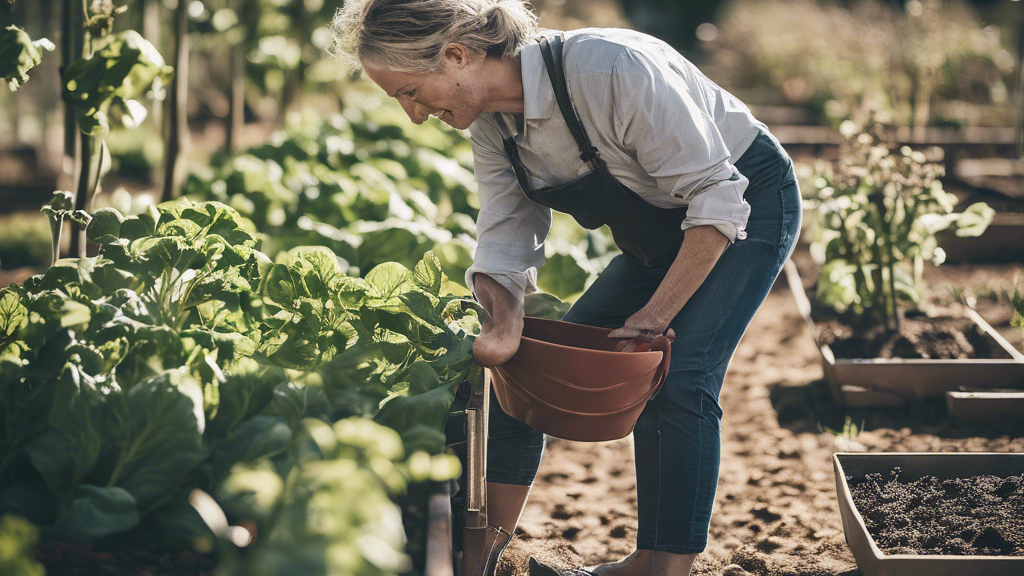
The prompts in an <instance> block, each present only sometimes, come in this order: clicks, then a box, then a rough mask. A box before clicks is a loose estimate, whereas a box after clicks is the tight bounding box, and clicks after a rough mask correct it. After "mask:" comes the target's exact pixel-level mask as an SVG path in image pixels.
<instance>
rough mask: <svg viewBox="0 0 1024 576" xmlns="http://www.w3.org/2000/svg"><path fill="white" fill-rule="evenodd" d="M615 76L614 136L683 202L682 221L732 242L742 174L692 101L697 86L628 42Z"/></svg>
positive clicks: (742, 221) (741, 206)
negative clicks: (709, 229) (707, 228)
mask: <svg viewBox="0 0 1024 576" xmlns="http://www.w3.org/2000/svg"><path fill="white" fill-rule="evenodd" d="M612 83H613V86H612V92H613V94H614V98H615V102H616V106H615V112H614V115H615V116H614V126H615V132H616V137H617V138H618V139H619V140H620V142H621V144H622V146H623V147H624V149H626V150H629V151H631V152H633V153H634V154H635V155H636V159H637V162H639V163H640V165H641V166H643V168H644V170H645V171H646V172H647V173H648V174H650V175H651V177H652V178H654V179H655V180H656V181H657V183H658V188H660V189H661V190H663V191H664V192H666V193H668V194H671V195H672V196H675V197H677V198H681V199H683V200H685V201H686V202H687V204H688V209H687V212H686V219H685V220H684V221H683V223H682V228H683V229H684V230H685V229H687V228H692V227H694V226H704V225H710V226H714V227H715V228H717V229H718V230H719V231H720V232H721V233H722V234H723V235H724V236H725V237H726V238H728V239H729V241H730V242H735V241H736V240H742V239H743V238H746V232H745V231H744V229H745V228H746V224H747V218H748V217H749V216H750V206H749V205H748V204H747V203H746V201H745V200H743V192H744V191H745V190H746V188H747V179H746V178H745V177H743V176H742V175H741V174H740V173H739V172H738V171H737V170H736V168H735V167H734V166H733V165H732V164H731V163H730V162H729V158H730V152H729V149H728V148H727V147H726V144H725V141H724V139H723V138H722V135H721V133H720V132H719V131H718V128H717V126H716V125H715V123H714V121H713V119H712V118H710V117H709V116H708V114H707V113H705V112H704V111H703V109H702V108H701V106H699V105H698V104H697V101H695V98H702V95H701V94H700V92H699V91H694V92H692V91H691V88H690V86H689V85H688V83H687V82H686V81H685V80H684V79H683V78H682V77H681V76H680V75H679V74H677V73H676V72H675V71H673V70H672V69H670V68H667V65H665V64H659V63H656V62H655V61H653V60H652V59H650V58H648V57H647V56H646V55H644V54H641V53H640V52H637V51H635V50H629V49H626V50H624V51H623V52H622V53H621V54H620V55H619V56H618V58H617V59H616V61H615V64H614V67H613V71H612Z"/></svg>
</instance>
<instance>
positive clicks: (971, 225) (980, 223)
mask: <svg viewBox="0 0 1024 576" xmlns="http://www.w3.org/2000/svg"><path fill="white" fill-rule="evenodd" d="M995 214H996V211H995V210H993V209H992V208H991V207H990V206H989V205H988V204H985V203H984V202H977V203H974V204H971V205H970V206H968V207H967V209H966V210H964V212H963V214H961V215H960V217H959V218H958V219H957V221H956V235H957V236H961V237H974V236H981V235H982V233H984V232H985V230H986V229H987V228H988V225H989V224H991V223H992V218H993V217H994V216H995Z"/></svg>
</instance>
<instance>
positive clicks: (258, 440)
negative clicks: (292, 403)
mask: <svg viewBox="0 0 1024 576" xmlns="http://www.w3.org/2000/svg"><path fill="white" fill-rule="evenodd" d="M291 441H292V429H291V427H289V426H288V423H287V422H285V420H284V418H281V417H279V416H254V417H252V418H249V419H248V420H245V421H243V422H242V423H241V424H239V425H238V426H237V427H236V428H235V429H234V431H233V432H232V433H231V435H230V436H228V437H227V438H225V439H223V440H221V441H220V442H218V443H217V445H216V446H215V447H214V449H213V453H212V454H211V456H210V460H209V463H210V466H211V467H212V470H213V475H214V478H216V479H218V480H220V479H223V478H225V477H226V476H227V474H228V472H229V471H230V470H231V468H232V467H233V466H234V465H235V464H238V463H240V462H253V461H255V460H258V459H259V458H263V457H270V456H274V455H276V454H279V453H281V452H284V450H285V449H286V448H287V447H288V445H289V444H290V443H291Z"/></svg>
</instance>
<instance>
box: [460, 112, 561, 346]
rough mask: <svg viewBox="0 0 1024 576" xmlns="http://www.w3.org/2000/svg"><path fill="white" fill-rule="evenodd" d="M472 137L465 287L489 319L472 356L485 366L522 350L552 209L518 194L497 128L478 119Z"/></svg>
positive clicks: (516, 183)
mask: <svg viewBox="0 0 1024 576" xmlns="http://www.w3.org/2000/svg"><path fill="white" fill-rule="evenodd" d="M470 133H471V141H472V144H473V164H474V172H475V175H476V179H477V183H478V184H479V195H480V214H479V215H478V216H477V247H476V253H475V254H474V255H473V266H471V267H470V268H469V270H467V271H466V286H467V287H468V288H469V289H470V290H472V291H473V293H474V294H475V295H476V297H477V300H479V301H480V303H481V304H482V305H483V307H484V309H486V310H487V312H488V314H489V315H490V317H489V318H481V328H482V331H481V333H480V336H478V337H477V339H476V341H475V342H474V343H473V357H474V359H475V360H476V361H477V363H479V364H481V365H483V366H497V365H499V364H504V363H505V362H507V361H508V360H509V359H510V358H511V357H512V356H513V355H514V354H515V353H516V350H518V348H519V339H520V336H521V334H522V331H523V296H524V294H528V293H530V292H533V291H535V290H536V268H539V267H540V266H542V265H543V264H544V239H545V238H546V237H547V235H548V230H549V229H550V228H551V210H550V209H549V208H545V207H544V206H541V205H539V204H534V203H533V202H530V200H528V199H527V198H526V196H525V195H524V194H523V192H522V190H520V188H519V181H518V180H516V176H515V173H514V172H513V171H512V166H511V164H509V160H508V157H507V156H506V155H505V153H504V148H503V145H502V142H501V136H500V134H498V132H497V128H496V127H495V126H493V125H491V123H489V122H487V121H485V120H478V121H477V123H475V124H474V125H473V126H472V127H471V128H470Z"/></svg>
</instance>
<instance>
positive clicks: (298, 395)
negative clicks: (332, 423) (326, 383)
mask: <svg viewBox="0 0 1024 576" xmlns="http://www.w3.org/2000/svg"><path fill="white" fill-rule="evenodd" d="M274 408H275V411H276V412H277V414H279V415H280V416H281V417H282V418H284V419H285V421H286V422H288V425H289V426H291V427H292V428H295V427H297V426H298V425H299V421H301V420H302V419H303V418H316V417H321V416H324V415H326V414H327V411H328V408H327V397H326V396H325V395H324V390H323V388H321V387H319V386H300V385H298V384H295V383H293V382H286V383H284V384H280V385H279V386H278V387H277V388H275V389H274Z"/></svg>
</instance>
